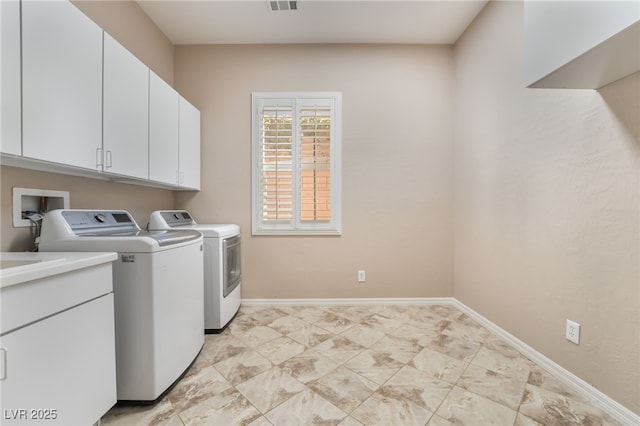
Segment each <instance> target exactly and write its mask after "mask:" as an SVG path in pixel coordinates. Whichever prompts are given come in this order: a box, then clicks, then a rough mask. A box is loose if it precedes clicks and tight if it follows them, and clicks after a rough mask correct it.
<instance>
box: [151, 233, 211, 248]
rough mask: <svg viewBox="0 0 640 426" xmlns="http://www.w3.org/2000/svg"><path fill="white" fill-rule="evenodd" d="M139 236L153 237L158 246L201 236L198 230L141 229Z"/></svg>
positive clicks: (191, 239)
mask: <svg viewBox="0 0 640 426" xmlns="http://www.w3.org/2000/svg"><path fill="white" fill-rule="evenodd" d="M140 236H146V237H149V238H153V239H154V240H156V241H157V242H158V245H160V247H164V246H170V245H173V244H180V243H186V242H189V241H193V240H197V239H198V238H200V237H202V234H201V233H200V232H198V231H193V230H191V231H141V232H140Z"/></svg>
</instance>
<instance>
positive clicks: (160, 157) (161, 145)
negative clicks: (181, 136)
mask: <svg viewBox="0 0 640 426" xmlns="http://www.w3.org/2000/svg"><path fill="white" fill-rule="evenodd" d="M179 96H180V95H178V92H176V91H175V90H173V88H172V87H171V86H169V85H168V84H167V83H166V82H165V81H164V80H162V79H161V78H160V77H158V76H157V75H156V74H155V73H154V72H152V71H151V72H149V179H150V180H152V181H156V182H162V183H169V184H172V185H178V179H179V176H178V156H179V150H178V111H179V108H180V107H179Z"/></svg>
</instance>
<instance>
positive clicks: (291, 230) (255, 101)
mask: <svg viewBox="0 0 640 426" xmlns="http://www.w3.org/2000/svg"><path fill="white" fill-rule="evenodd" d="M312 99H318V100H323V101H325V102H326V101H327V100H329V101H330V102H331V106H332V110H333V113H332V123H331V138H330V152H331V157H330V158H331V164H330V175H331V219H330V220H328V221H304V222H303V221H302V220H301V218H300V215H299V214H298V213H299V210H298V209H299V208H300V207H299V202H300V200H299V198H298V197H299V195H300V192H299V191H297V190H296V189H297V188H298V185H299V179H300V173H299V171H300V167H301V165H300V161H299V157H298V152H297V151H298V149H299V147H298V143H299V141H298V139H297V138H296V137H295V136H296V135H297V132H298V127H299V118H298V113H299V108H297V106H298V104H299V103H300V104H305V103H308V101H309V100H312ZM265 100H267V101H269V100H282V101H283V102H287V101H288V102H290V103H291V104H292V105H293V114H294V121H295V126H294V127H295V130H294V145H296V148H295V150H294V151H295V152H294V159H295V161H294V162H295V167H294V182H293V187H294V202H293V204H294V208H293V218H292V220H291V221H290V222H288V223H266V222H264V221H263V220H262V216H261V215H262V191H261V186H262V185H261V183H262V181H261V177H262V173H261V170H262V169H261V166H262V160H261V159H262V139H261V135H262V119H261V110H260V106H261V105H262V103H263V102H264V101H265ZM251 148H252V149H251V154H252V160H251V175H252V178H251V180H252V185H251V186H252V188H251V217H252V220H251V222H252V235H342V213H341V210H342V191H341V187H342V158H341V157H342V93H341V92H253V93H252V94H251Z"/></svg>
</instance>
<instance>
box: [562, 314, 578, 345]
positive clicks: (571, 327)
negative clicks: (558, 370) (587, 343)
mask: <svg viewBox="0 0 640 426" xmlns="http://www.w3.org/2000/svg"><path fill="white" fill-rule="evenodd" d="M565 337H566V338H567V340H568V341H570V342H573V343H575V344H576V345H578V344H580V324H578V323H577V322H574V321H571V320H567V333H566V336H565Z"/></svg>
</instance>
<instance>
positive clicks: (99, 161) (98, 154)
mask: <svg viewBox="0 0 640 426" xmlns="http://www.w3.org/2000/svg"><path fill="white" fill-rule="evenodd" d="M102 165H103V162H102V148H96V168H99V167H102Z"/></svg>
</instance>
